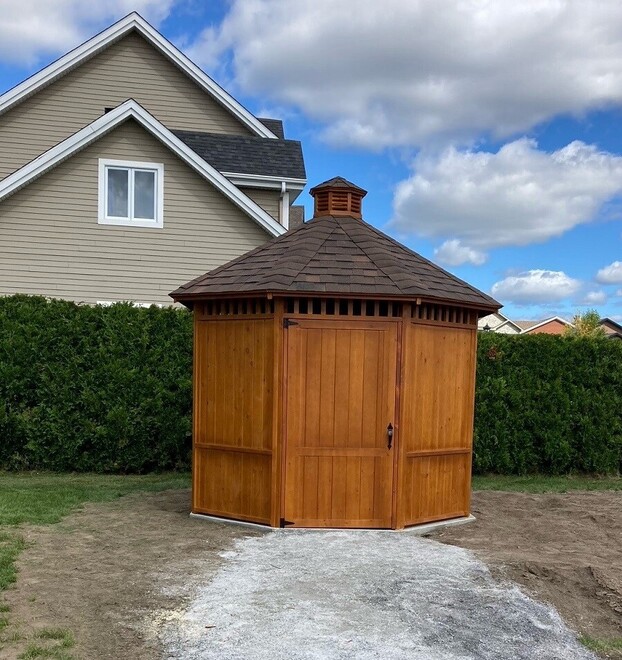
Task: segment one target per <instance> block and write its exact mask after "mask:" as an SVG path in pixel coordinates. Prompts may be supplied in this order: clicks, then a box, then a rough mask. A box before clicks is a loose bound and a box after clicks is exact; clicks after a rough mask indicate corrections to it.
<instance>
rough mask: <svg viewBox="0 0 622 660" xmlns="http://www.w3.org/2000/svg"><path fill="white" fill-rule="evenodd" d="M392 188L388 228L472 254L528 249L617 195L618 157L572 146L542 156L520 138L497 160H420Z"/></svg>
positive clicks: (483, 155)
mask: <svg viewBox="0 0 622 660" xmlns="http://www.w3.org/2000/svg"><path fill="white" fill-rule="evenodd" d="M413 169H414V174H413V175H412V176H411V177H410V178H408V179H406V180H405V181H402V182H401V183H400V184H399V185H398V186H397V188H396V191H395V196H394V200H393V205H394V217H393V220H392V223H391V224H392V226H393V227H394V228H396V229H397V230H399V231H401V232H402V233H405V234H417V235H419V236H425V237H428V238H435V237H439V238H445V239H446V238H451V239H456V240H457V241H459V244H460V246H462V247H463V248H465V247H466V249H471V250H477V251H478V252H480V253H481V251H482V250H486V249H489V248H495V247H501V246H509V245H528V244H530V243H539V242H543V241H546V240H548V239H550V238H552V237H555V236H560V235H562V234H563V233H564V232H566V231H568V230H569V229H572V228H573V227H575V226H577V225H579V224H582V223H587V222H590V221H591V220H593V219H594V218H595V217H596V215H597V214H598V212H599V210H600V209H601V207H602V205H603V204H604V203H605V202H607V201H608V200H610V199H611V198H612V197H613V196H615V195H616V193H619V192H621V191H622V157H621V156H614V155H612V154H609V153H606V152H601V151H598V149H597V148H596V147H595V146H591V145H587V144H584V143H583V142H578V141H575V142H572V143H570V144H569V145H567V146H566V147H564V148H562V149H559V150H558V151H554V152H553V153H546V152H544V151H540V150H538V148H537V144H536V142H535V141H533V140H529V139H526V138H523V139H520V140H516V141H515V142H510V143H508V144H506V145H504V146H503V147H501V149H499V151H498V152H497V153H487V152H482V151H460V150H457V149H455V148H454V147H451V148H449V149H447V150H445V151H444V152H443V153H441V154H440V155H432V156H430V155H425V154H423V153H421V154H419V156H417V158H416V159H415V161H414V163H413Z"/></svg>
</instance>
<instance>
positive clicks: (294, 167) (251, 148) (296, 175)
mask: <svg viewBox="0 0 622 660" xmlns="http://www.w3.org/2000/svg"><path fill="white" fill-rule="evenodd" d="M173 133H174V134H175V135H176V136H177V137H178V138H179V139H180V140H181V141H182V142H184V143H185V144H187V145H188V146H189V147H190V148H191V149H192V150H193V151H196V153H198V154H199V156H201V158H203V159H204V160H206V161H207V162H208V163H210V164H211V165H213V166H214V167H215V168H216V169H217V170H218V171H219V172H227V173H235V174H258V175H261V176H275V177H284V178H288V179H300V180H302V181H305V180H306V176H307V175H306V172H305V164H304V160H303V157H302V146H301V144H300V142H298V140H266V139H265V138H260V137H253V136H248V137H247V136H245V135H222V134H220V133H198V132H196V131H173Z"/></svg>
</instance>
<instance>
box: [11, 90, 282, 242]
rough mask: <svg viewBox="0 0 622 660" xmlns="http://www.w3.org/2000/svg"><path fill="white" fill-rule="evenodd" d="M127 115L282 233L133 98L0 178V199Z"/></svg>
mask: <svg viewBox="0 0 622 660" xmlns="http://www.w3.org/2000/svg"><path fill="white" fill-rule="evenodd" d="M127 119H134V120H135V121H137V122H138V123H139V124H140V125H141V126H142V127H143V128H145V129H146V130H147V131H149V132H150V133H151V134H152V135H153V136H154V137H155V138H156V139H158V140H159V141H160V142H161V143H162V144H164V145H165V146H166V147H168V148H169V149H170V150H171V151H172V152H173V153H175V154H176V155H177V156H179V157H180V158H181V159H182V160H183V161H184V162H185V163H186V164H187V165H189V166H190V167H192V168H193V169H194V170H195V171H196V172H197V173H198V174H199V175H201V176H202V177H203V178H204V179H206V180H207V181H209V183H211V184H212V185H213V186H214V187H215V188H216V189H217V190H218V191H220V192H221V193H222V194H223V195H225V197H227V198H228V199H230V200H231V201H232V202H233V203H234V204H235V205H236V206H237V207H238V208H240V209H241V210H242V211H243V212H244V213H246V214H247V215H248V216H250V217H251V218H252V219H253V220H255V222H257V224H258V225H260V226H261V227H263V228H264V229H265V230H266V231H268V232H269V233H270V234H272V235H273V236H280V235H281V234H284V233H285V231H286V230H285V228H284V227H283V226H282V225H280V224H279V223H278V222H277V221H276V220H275V219H274V218H273V217H272V216H270V215H269V214H268V213H267V212H266V211H264V210H263V209H262V208H261V207H260V206H259V205H258V204H256V203H255V202H254V201H253V200H252V199H251V198H250V197H248V196H247V195H245V194H244V193H243V192H242V191H241V190H239V188H237V187H236V186H235V185H233V184H232V183H231V182H230V181H229V180H228V179H227V178H226V177H224V176H223V175H222V174H221V173H220V172H218V170H216V169H215V168H214V167H212V166H211V165H210V164H209V163H207V162H206V161H205V160H203V159H202V158H201V157H200V156H199V155H198V154H197V153H196V152H194V151H192V150H191V149H190V148H189V147H187V146H186V145H185V144H184V143H183V142H182V141H181V140H180V139H179V138H177V137H175V135H173V133H171V131H169V130H168V129H167V128H166V126H164V125H163V124H162V123H160V122H159V121H158V120H157V119H156V118H155V117H154V116H153V115H151V114H149V113H148V112H147V111H146V110H145V109H144V108H143V107H142V106H141V105H140V104H139V103H137V102H136V101H134V100H129V101H126V102H125V103H122V104H121V105H119V106H117V107H116V108H115V109H114V110H111V111H110V112H108V113H106V114H104V115H102V116H101V117H99V118H98V119H96V120H95V121H94V122H92V123H91V124H89V125H88V126H85V127H84V128H83V129H81V130H80V131H78V132H77V133H74V134H73V135H72V136H70V137H68V138H67V139H66V140H63V141H62V142H61V143H59V144H57V145H56V146H55V147H52V148H51V149H49V150H48V151H46V152H45V153H44V154H42V155H41V156H39V157H38V158H35V159H34V160H33V161H31V162H30V163H28V164H26V165H24V166H23V167H21V168H20V169H19V170H17V171H16V172H13V174H10V175H9V176H8V177H6V178H5V179H3V180H2V181H0V201H2V200H3V199H4V198H5V197H8V196H9V195H11V194H13V193H14V192H16V191H17V190H19V189H20V188H22V187H24V186H25V185H27V184H28V183H30V182H31V181H32V180H33V179H35V178H37V177H39V176H41V175H43V174H45V173H46V172H47V171H48V170H50V169H52V168H53V167H54V166H56V165H57V164H59V163H60V162H62V161H63V160H65V159H67V158H69V157H70V156H71V155H73V154H74V153H75V152H77V151H79V150H80V149H83V148H85V147H86V146H88V145H89V144H90V143H91V142H94V141H95V140H97V139H98V138H99V137H101V136H102V135H104V134H105V133H107V132H108V131H110V130H112V129H113V128H115V127H116V126H118V125H119V124H121V123H123V122H124V121H126V120H127Z"/></svg>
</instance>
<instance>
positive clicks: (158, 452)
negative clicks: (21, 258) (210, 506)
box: [0, 296, 192, 472]
mask: <svg viewBox="0 0 622 660" xmlns="http://www.w3.org/2000/svg"><path fill="white" fill-rule="evenodd" d="M191 364H192V319H191V315H190V314H189V313H188V312H187V311H186V310H178V309H172V308H166V309H160V308H157V307H151V308H149V309H141V308H137V307H133V306H131V305H129V304H117V305H113V306H111V307H101V306H96V307H93V306H88V305H77V304H75V303H71V302H66V301H62V300H52V301H47V300H46V299H44V298H39V297H30V296H12V297H8V298H0V466H2V467H4V468H9V469H18V468H19V469H22V468H27V469H32V468H45V469H49V470H77V471H94V472H144V471H147V470H154V469H170V468H186V467H187V466H188V465H189V455H190V445H191V423H190V420H191V397H192V382H191V381H192V379H191V374H192V367H191Z"/></svg>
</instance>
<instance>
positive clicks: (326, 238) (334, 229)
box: [292, 223, 339, 281]
mask: <svg viewBox="0 0 622 660" xmlns="http://www.w3.org/2000/svg"><path fill="white" fill-rule="evenodd" d="M309 226H310V224H309V223H305V224H303V225H302V227H298V228H297V229H294V231H293V232H292V233H296V232H298V231H300V230H301V229H304V228H305V227H309ZM316 226H317V225H316ZM338 227H339V225H335V226H334V227H333V228H332V229H331V230H330V231H329V232H328V234H326V236H325V237H324V240H323V241H322V242H321V243H320V244H319V245H318V249H317V250H316V251H315V252H314V253H313V254H312V255H311V256H310V257H309V260H308V261H307V262H306V263H305V264H304V265H303V266H301V267H300V269H299V270H298V272H297V273H296V275H295V276H294V277H298V275H300V273H301V272H302V271H303V270H304V269H305V268H306V267H307V266H308V265H309V264H310V263H311V260H312V259H313V257H315V255H316V254H317V253H318V252H319V251H320V248H321V247H322V246H323V245H324V244H325V243H326V241H327V240H328V239H329V238H330V237H331V236H332V235H333V234H334V233H335V231H337V228H338ZM293 280H294V278H292V281H293Z"/></svg>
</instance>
